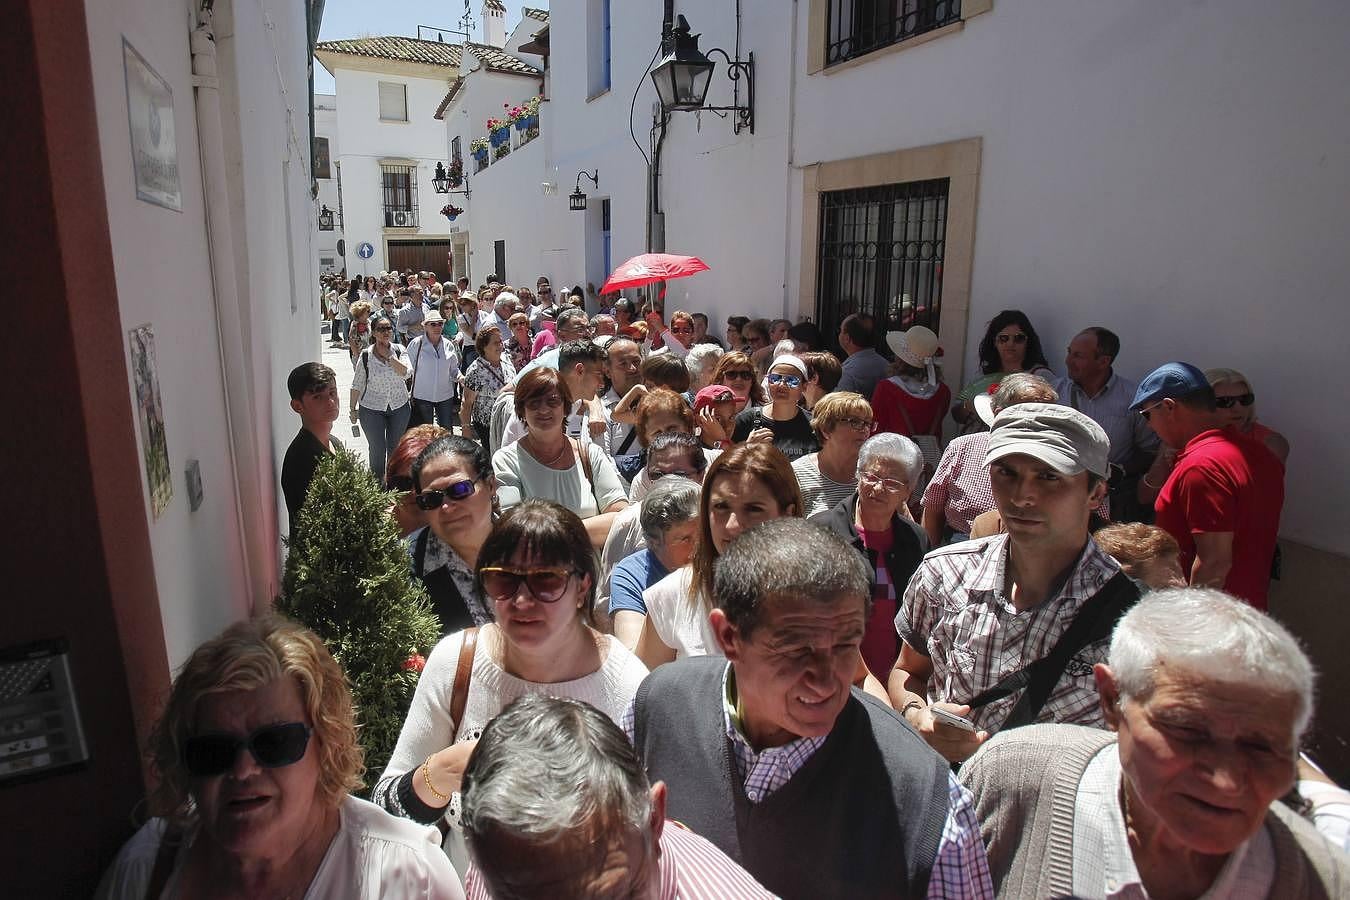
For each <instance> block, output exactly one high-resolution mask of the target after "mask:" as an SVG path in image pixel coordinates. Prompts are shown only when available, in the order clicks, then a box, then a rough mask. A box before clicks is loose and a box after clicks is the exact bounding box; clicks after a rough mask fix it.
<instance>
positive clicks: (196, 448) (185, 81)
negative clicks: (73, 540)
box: [86, 0, 318, 666]
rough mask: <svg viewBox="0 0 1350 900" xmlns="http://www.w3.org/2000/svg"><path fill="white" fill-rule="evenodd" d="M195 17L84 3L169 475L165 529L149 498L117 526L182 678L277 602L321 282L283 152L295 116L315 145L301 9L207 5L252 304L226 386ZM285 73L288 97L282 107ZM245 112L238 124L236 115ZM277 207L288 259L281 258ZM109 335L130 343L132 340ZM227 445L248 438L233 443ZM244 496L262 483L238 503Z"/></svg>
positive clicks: (128, 310)
mask: <svg viewBox="0 0 1350 900" xmlns="http://www.w3.org/2000/svg"><path fill="white" fill-rule="evenodd" d="M197 6H198V4H196V3H192V2H182V0H126V2H123V3H119V4H116V5H109V4H105V3H97V2H90V3H88V4H87V7H86V13H87V15H88V18H89V35H90V54H91V63H92V67H93V82H94V98H93V101H94V108H95V113H96V115H97V118H98V124H99V133H100V146H99V148H98V152H99V154H100V155H101V165H102V167H103V177H104V180H105V183H106V185H107V202H108V209H107V215H108V221H109V230H110V233H111V236H112V242H113V253H114V259H115V267H116V271H115V272H114V273H113V275H112V277H111V280H112V282H113V283H114V284H116V285H117V289H118V303H119V307H120V310H121V315H122V327H123V329H124V331H125V330H126V329H130V328H133V327H136V326H138V325H141V324H143V323H146V322H149V323H151V324H152V325H153V326H154V329H155V337H156V351H157V361H158V373H159V381H160V390H161V395H162V401H163V410H164V424H165V429H166V432H167V444H168V453H169V461H170V465H171V468H172V472H173V487H174V496H173V500H172V502H171V503H170V504H169V506H168V508H167V509H166V510H165V511H164V512H163V514H162V515H161V516H160V518H159V519H157V520H156V519H153V517H152V515H151V510H150V504H149V500H148V489H147V493H146V497H147V499H146V503H145V506H144V507H143V508H142V509H140V510H127V511H125V512H126V514H127V515H144V516H145V517H146V518H147V520H148V521H150V537H151V544H152V551H153V554H154V565H155V580H156V583H157V587H158V593H159V599H160V604H161V608H162V612H163V621H164V628H165V639H166V644H167V647H168V653H169V662H170V664H171V665H174V666H176V665H178V664H179V663H180V662H182V660H183V659H184V658H185V657H186V655H187V654H188V653H189V652H190V651H191V649H192V648H193V647H194V646H195V645H196V644H198V643H200V642H201V641H202V640H204V639H206V638H207V637H210V636H211V635H213V634H215V633H216V632H218V631H219V630H220V629H221V628H222V627H223V626H224V625H225V624H227V623H228V622H229V621H231V620H233V619H236V618H239V617H240V616H242V615H245V614H246V613H247V612H248V610H249V609H250V608H251V607H252V605H253V604H254V603H255V602H265V601H266V600H267V599H268V596H269V595H270V592H271V591H274V590H275V587H276V584H275V582H276V562H277V560H276V557H277V552H278V548H277V546H276V536H277V523H276V513H275V510H276V507H277V503H276V497H277V495H278V493H279V492H278V491H277V489H276V475H275V468H274V467H276V466H277V465H278V463H277V462H276V461H277V460H279V458H280V455H279V449H280V450H284V448H285V445H286V444H287V443H288V442H289V440H290V436H291V434H293V432H294V428H295V422H294V416H293V414H291V413H290V412H289V409H288V408H287V398H286V392H285V388H284V379H285V373H286V372H287V371H289V369H290V368H291V366H293V365H295V363H296V362H298V361H300V360H301V359H303V358H311V357H312V354H314V353H316V352H317V334H318V325H317V321H318V318H317V313H316V311H315V310H314V309H313V303H312V302H311V301H308V300H307V298H306V297H296V298H295V299H296V301H297V302H296V303H295V309H294V310H293V309H292V305H293V304H292V299H293V296H294V288H295V287H297V286H298V287H299V288H300V289H301V290H302V291H303V292H304V293H305V294H310V293H313V291H312V290H311V286H312V285H313V284H314V278H315V274H314V262H313V258H314V257H313V253H312V247H311V241H310V233H311V226H310V223H309V220H308V217H309V213H310V203H309V197H308V190H309V179H308V174H307V173H308V165H309V161H308V148H307V146H303V145H301V146H296V145H295V144H294V143H293V142H291V141H290V140H289V138H288V128H287V104H290V107H289V108H290V113H291V117H292V125H293V127H294V129H295V133H296V134H297V135H303V136H304V137H303V140H304V141H305V142H306V143H307V140H308V130H309V129H308V123H307V116H308V106H307V100H306V89H305V86H306V78H305V58H306V55H305V34H304V26H305V22H304V10H303V7H301V6H299V5H297V4H283V3H280V2H276V0H265V2H264V3H262V4H258V3H250V4H241V7H240V9H239V10H235V9H234V8H233V4H232V3H230V2H229V0H223V2H218V3H217V4H216V10H217V13H216V20H217V24H218V26H219V25H220V24H222V23H224V24H225V29H224V30H222V32H221V34H222V39H221V40H220V41H218V46H219V48H220V49H219V53H220V56H221V60H220V61H221V68H222V71H221V74H222V80H221V91H222V95H224V97H225V100H226V103H225V106H226V110H225V115H224V118H225V130H226V144H227V147H226V162H227V165H228V167H229V170H230V179H231V188H232V197H231V199H232V206H231V209H230V214H231V217H232V220H233V222H234V223H235V228H234V231H235V234H234V238H235V251H236V252H235V258H234V259H233V260H231V259H219V260H216V261H215V262H216V264H217V265H223V266H230V265H234V266H235V267H236V268H237V269H238V278H239V283H240V284H241V285H242V286H243V288H244V289H245V293H244V295H243V298H242V301H243V302H242V309H241V310H237V311H236V312H237V313H239V315H238V316H236V318H237V319H238V318H240V317H242V325H243V328H244V329H245V330H246V332H247V334H248V336H249V343H248V352H247V355H246V357H244V360H245V367H244V368H242V369H240V370H238V371H237V373H231V375H230V376H229V377H230V378H231V380H230V381H228V382H227V380H226V378H227V376H226V374H225V372H226V369H225V364H224V362H223V358H224V357H225V356H226V355H227V354H226V352H225V347H226V344H225V343H223V341H229V340H238V338H239V335H237V334H236V335H234V336H233V337H231V336H230V335H228V334H227V335H224V337H223V338H222V333H221V331H220V330H219V328H218V323H219V321H220V320H219V318H218V316H217V298H216V297H215V292H214V289H213V281H212V274H211V273H212V270H211V265H212V260H211V259H210V257H209V256H208V239H207V232H206V209H205V203H204V199H203V196H204V195H203V182H202V172H201V167H200V157H199V150H198V145H197V134H198V132H197V123H196V108H195V104H194V94H193V86H192V77H191V62H190V56H189V46H188V36H189V29H190V28H191V25H192V13H193V11H194V10H195V9H196V8H197ZM236 13H237V15H236ZM123 35H125V36H126V38H127V39H128V40H129V41H130V42H131V43H132V44H133V45H134V46H135V47H136V49H137V50H138V51H139V52H140V53H141V54H142V55H143V56H144V57H145V58H146V60H147V61H148V62H149V63H150V65H151V66H152V67H154V69H155V70H156V71H157V72H158V73H159V74H160V76H161V77H163V78H164V79H165V80H166V81H167V82H168V83H169V85H170V87H171V89H172V91H173V102H174V127H175V130H176V137H177V148H178V167H179V175H180V179H181V184H182V192H183V210H182V212H174V211H170V210H167V209H163V208H161V207H158V206H153V205H151V204H149V203H145V202H143V201H140V200H137V199H136V195H135V185H134V181H133V177H132V164H131V156H130V146H129V138H128V133H127V131H128V129H127V96H126V90H125V87H124V83H125V82H124V76H123V61H122V36H123ZM278 71H280V78H282V79H284V81H285V84H286V87H287V90H288V93H287V94H286V95H285V97H284V98H283V95H282V90H281V87H280V85H279V83H278V77H279V76H278ZM296 104H298V105H296ZM241 107H242V108H244V109H246V110H247V112H246V115H245V116H243V117H240V116H239V113H238V110H239V108H241ZM288 160H289V163H290V166H291V171H292V173H293V175H294V176H296V177H293V178H292V179H291V182H290V194H289V196H287V195H286V193H285V192H284V191H283V190H282V165H283V162H284V161H288ZM287 208H289V209H290V213H291V222H292V224H291V232H290V241H289V244H290V246H291V247H292V248H293V255H288V253H287V245H288V241H287V233H286V230H285V226H284V222H285V221H286V216H285V214H284V212H283V211H284V210H285V209H287ZM117 339H118V340H121V341H122V342H123V343H124V345H125V343H126V336H125V334H123V335H119V336H118V337H117ZM127 389H128V391H132V390H133V386H132V385H131V384H128V386H127ZM227 392H228V393H230V394H231V395H232V396H236V397H237V398H244V399H243V401H242V402H241V403H240V404H239V405H238V406H237V407H236V409H235V415H236V418H235V420H234V421H233V422H232V423H231V424H232V426H233V428H231V424H227V411H226V399H225V398H226V395H227ZM278 394H279V396H278ZM232 432H233V434H235V435H237V434H243V435H246V436H247V437H246V439H245V440H244V441H243V442H242V443H241V442H238V441H233V440H232ZM241 449H242V450H243V452H242V453H240V452H239V451H240V450H241ZM232 457H234V458H233V459H232ZM192 459H196V460H198V461H199V462H200V465H201V472H202V482H203V488H204V501H203V504H202V506H201V508H200V509H198V510H197V511H196V512H191V511H190V510H189V506H188V499H187V490H186V484H185V478H184V469H185V467H186V465H187V463H188V461H189V460H192ZM143 477H144V476H143ZM236 484H250V485H254V486H255V487H254V490H252V491H250V492H249V494H250V495H249V496H244V497H242V498H241V496H240V494H239V492H238V491H237V489H236ZM241 500H242V502H241ZM259 511H262V515H259Z"/></svg>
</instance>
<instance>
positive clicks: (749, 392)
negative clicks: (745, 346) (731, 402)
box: [711, 351, 766, 412]
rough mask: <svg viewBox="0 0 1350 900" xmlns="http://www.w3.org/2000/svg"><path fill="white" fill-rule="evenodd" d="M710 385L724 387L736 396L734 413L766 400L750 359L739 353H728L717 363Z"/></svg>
mask: <svg viewBox="0 0 1350 900" xmlns="http://www.w3.org/2000/svg"><path fill="white" fill-rule="evenodd" d="M711 383H712V384H721V385H726V386H727V387H729V388H731V392H732V393H733V394H735V395H736V412H740V411H741V410H743V409H745V408H746V407H747V406H749V405H753V406H759V405H761V404H763V403H764V402H765V400H766V398H765V396H764V388H762V387H761V386H760V384H759V380H758V379H756V378H755V367H754V365H752V364H751V362H750V357H748V356H746V355H745V354H744V353H741V352H740V351H728V352H727V353H724V354H723V355H722V358H721V359H719V360H718V361H717V368H716V369H714V370H713V377H712V382H711Z"/></svg>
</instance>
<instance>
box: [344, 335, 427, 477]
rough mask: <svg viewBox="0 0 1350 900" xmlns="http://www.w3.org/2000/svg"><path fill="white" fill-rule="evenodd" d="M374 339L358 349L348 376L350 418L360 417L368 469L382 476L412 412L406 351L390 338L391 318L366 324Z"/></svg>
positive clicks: (406, 428)
mask: <svg viewBox="0 0 1350 900" xmlns="http://www.w3.org/2000/svg"><path fill="white" fill-rule="evenodd" d="M370 330H371V333H372V334H373V335H374V337H375V343H373V344H372V345H371V346H369V347H367V348H366V349H364V350H362V351H361V355H360V356H359V357H357V359H356V373H355V375H354V376H353V378H352V397H351V404H350V407H351V419H352V424H355V423H356V421H357V418H358V417H359V418H360V420H361V430H362V431H364V432H365V433H366V444H367V445H368V446H369V448H370V470H371V471H372V472H374V473H375V477H376V478H378V479H380V480H381V481H383V480H384V467H385V463H386V462H387V461H388V455H389V453H390V452H392V451H393V449H394V447H395V446H396V445H397V444H398V439H399V438H401V437H403V432H405V431H407V430H408V418H409V417H410V416H411V415H412V404H411V403H409V402H408V401H409V394H408V383H407V381H406V379H407V378H408V376H409V375H410V374H411V372H412V369H411V367H410V366H409V362H408V351H407V350H405V349H404V348H403V345H402V344H396V343H394V342H393V338H394V322H393V320H392V319H390V318H389V317H388V316H379V317H377V318H376V319H375V320H374V321H372V322H371V324H370Z"/></svg>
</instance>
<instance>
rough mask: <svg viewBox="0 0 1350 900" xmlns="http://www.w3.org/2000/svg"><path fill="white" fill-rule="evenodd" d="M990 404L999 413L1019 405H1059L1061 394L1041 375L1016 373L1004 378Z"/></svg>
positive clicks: (990, 399)
mask: <svg viewBox="0 0 1350 900" xmlns="http://www.w3.org/2000/svg"><path fill="white" fill-rule="evenodd" d="M989 402H990V404H991V405H992V406H993V407H994V411H995V412H998V411H1001V410H1005V409H1007V408H1008V407H1010V406H1016V405H1017V404H1019V403H1058V402H1059V394H1058V393H1056V392H1055V389H1054V388H1052V387H1051V386H1050V382H1048V381H1046V380H1045V379H1044V378H1042V377H1041V376H1039V375H1031V374H1028V373H1026V372H1014V373H1013V374H1012V375H1005V376H1004V377H1003V380H1002V381H1000V382H999V383H998V390H996V391H994V396H992V397H990V398H989Z"/></svg>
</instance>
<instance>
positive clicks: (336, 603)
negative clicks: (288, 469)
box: [276, 449, 440, 781]
mask: <svg viewBox="0 0 1350 900" xmlns="http://www.w3.org/2000/svg"><path fill="white" fill-rule="evenodd" d="M391 500H392V496H391V495H390V494H388V493H386V492H384V491H382V490H381V489H380V487H379V485H378V484H377V483H376V481H375V478H374V476H372V475H371V473H370V469H369V468H368V467H367V466H366V464H365V463H363V462H362V461H361V460H360V458H359V457H357V456H356V455H355V454H354V453H352V452H351V451H349V450H346V449H338V450H337V452H336V453H335V454H334V455H332V456H331V457H328V458H326V459H324V460H322V461H321V462H320V463H319V467H318V470H317V471H316V472H315V475H314V481H313V482H312V483H311V484H310V487H309V493H308V494H307V495H306V497H305V503H304V506H302V507H301V509H300V513H299V517H298V519H299V520H298V521H297V522H294V523H292V525H291V538H290V543H289V546H290V553H289V555H288V556H287V557H286V571H285V575H284V576H283V578H282V588H281V589H282V594H281V596H280V597H279V598H277V604H276V605H277V610H278V611H279V612H281V613H284V614H285V615H287V616H290V617H291V618H293V619H295V620H296V621H299V622H302V623H304V624H305V625H306V626H308V627H309V628H312V629H313V630H314V631H315V633H317V634H318V635H319V636H320V637H321V638H323V640H324V642H325V643H326V644H327V645H328V649H329V652H331V653H332V654H333V656H334V658H336V659H337V661H338V663H339V664H340V665H341V666H342V668H343V670H344V671H345V672H346V673H347V678H348V680H349V682H350V683H351V688H352V700H353V702H354V704H355V706H356V721H357V725H358V729H357V735H358V739H359V741H360V743H361V746H362V748H363V749H364V751H365V758H366V771H367V774H368V779H369V780H371V781H373V779H374V778H376V777H378V776H379V774H380V773H381V772H382V771H384V767H385V765H386V764H387V763H388V761H389V757H390V755H391V754H392V753H393V750H394V744H395V743H397V741H398V734H399V730H400V729H401V728H402V726H403V718H404V716H405V715H407V712H408V704H409V703H410V702H411V700H412V695H413V690H414V689H415V688H416V687H417V678H418V675H419V674H420V672H421V665H422V662H423V661H424V657H425V654H426V653H427V652H428V651H429V650H430V648H431V646H432V645H433V644H435V642H436V639H437V638H438V637H439V635H440V623H439V621H438V620H437V618H436V615H435V613H433V612H432V611H431V607H430V605H429V603H428V600H427V595H426V591H425V590H424V589H423V587H422V584H421V582H419V581H417V580H416V579H415V578H414V577H413V575H412V571H411V566H410V564H409V560H408V551H407V549H406V546H405V545H404V542H403V539H402V538H401V537H400V536H399V533H398V526H397V525H396V524H395V523H394V520H393V517H392V516H390V514H389V506H390V502H391Z"/></svg>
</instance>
